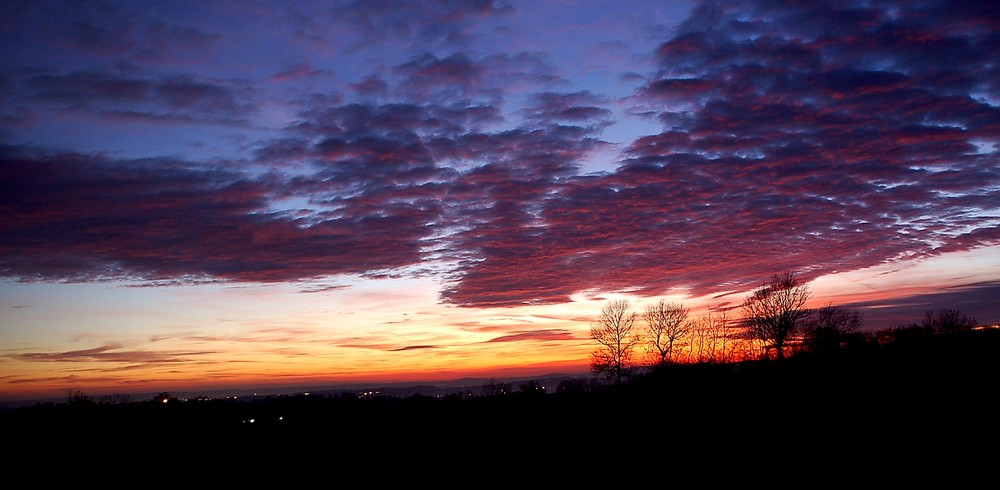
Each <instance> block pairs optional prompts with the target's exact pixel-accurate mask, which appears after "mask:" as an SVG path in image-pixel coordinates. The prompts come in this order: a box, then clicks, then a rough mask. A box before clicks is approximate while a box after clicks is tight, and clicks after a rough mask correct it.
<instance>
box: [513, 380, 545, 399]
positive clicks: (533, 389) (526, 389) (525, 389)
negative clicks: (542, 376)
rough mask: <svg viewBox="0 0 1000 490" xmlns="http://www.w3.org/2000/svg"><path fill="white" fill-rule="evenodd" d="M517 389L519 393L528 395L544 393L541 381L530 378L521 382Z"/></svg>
mask: <svg viewBox="0 0 1000 490" xmlns="http://www.w3.org/2000/svg"><path fill="white" fill-rule="evenodd" d="M519 391H520V392H521V393H524V394H528V395H544V394H545V386H542V383H539V382H538V381H535V380H533V379H532V380H529V381H527V382H524V383H521V387H520V388H519Z"/></svg>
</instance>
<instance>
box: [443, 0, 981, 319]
mask: <svg viewBox="0 0 1000 490" xmlns="http://www.w3.org/2000/svg"><path fill="white" fill-rule="evenodd" d="M867 5H868V4H867V3H865V4H857V5H855V4H853V3H851V2H849V3H844V2H833V3H825V2H814V3H811V4H810V5H809V6H802V5H801V4H797V3H795V4H791V3H789V4H786V3H783V2H745V3H744V4H738V5H736V4H733V5H731V4H726V5H725V6H723V5H721V4H716V3H713V2H706V3H704V4H702V5H701V6H699V7H697V8H696V9H694V10H693V13H692V17H691V18H689V19H688V20H687V21H686V22H685V23H684V24H682V25H681V26H680V28H679V29H678V31H677V32H676V33H675V34H674V35H673V36H672V37H671V38H669V39H666V40H665V41H664V42H663V43H662V44H661V45H660V48H659V50H658V52H657V54H658V56H659V67H660V69H659V70H658V71H657V72H656V73H654V74H652V75H651V76H650V77H649V78H648V80H647V82H646V83H645V84H644V85H643V86H642V88H641V89H640V90H639V91H638V92H637V93H636V94H635V96H634V97H632V98H630V101H629V102H630V103H631V104H632V106H633V108H632V110H631V112H632V113H635V114H650V115H652V116H653V117H654V118H655V119H656V120H657V121H659V122H660V123H661V124H662V127H663V130H662V131H661V132H660V133H657V134H652V135H649V136H646V137H642V138H639V139H637V140H635V141H634V142H632V143H631V144H630V145H629V147H628V148H627V149H626V152H625V153H624V155H623V159H622V160H621V161H620V166H619V167H618V168H617V170H616V171H614V172H609V173H607V174H604V175H600V176H590V177H582V176H581V177H571V178H566V179H563V180H561V181H559V182H558V183H557V184H555V185H553V186H551V187H547V188H546V189H545V192H544V193H540V194H535V195H531V194H530V193H522V194H521V195H520V196H518V197H513V198H512V199H511V201H513V202H511V203H509V206H506V207H503V208H501V209H504V210H518V211H520V212H522V213H523V211H524V210H527V209H534V212H532V213H531V214H530V217H531V219H528V216H527V213H524V214H521V215H520V217H521V219H520V220H518V219H511V218H512V217H513V216H516V213H511V212H508V213H507V214H504V215H503V216H504V217H505V218H500V217H499V216H496V217H489V219H487V217H486V216H482V218H483V221H484V222H486V223H489V225H486V226H483V227H477V228H475V229H474V230H473V231H472V232H470V233H475V237H474V238H470V239H469V240H468V243H466V244H463V245H464V246H465V248H469V249H471V248H472V247H475V250H476V253H475V254H472V255H471V256H470V258H469V260H468V261H467V262H465V263H464V264H463V268H462V271H461V278H460V280H458V281H456V282H455V283H454V284H453V286H454V287H453V288H451V289H448V290H446V291H445V292H444V296H445V297H446V298H447V299H448V300H450V301H453V302H456V303H459V304H468V305H490V306H504V305H513V304H532V303H545V302H558V301H565V300H567V299H568V298H569V296H570V295H571V294H573V293H574V292H578V291H583V290H588V289H592V288H597V289H600V290H604V291H615V290H619V291H630V292H633V293H636V294H641V295H647V294H648V295H653V294H660V293H662V292H664V291H666V290H668V289H671V288H687V289H688V290H689V291H690V292H691V293H692V294H695V295H701V294H711V293H720V292H725V291H727V290H730V289H733V288H734V287H735V288H738V287H741V286H742V287H746V286H752V285H755V284H757V283H759V282H760V281H761V280H763V279H766V278H767V277H768V276H769V275H770V274H772V273H775V272H778V271H784V270H795V271H800V272H802V276H803V278H804V279H806V280H808V279H810V278H812V277H816V276H818V275H822V274H826V273H831V272H836V271H844V270H853V269H859V268H863V267H868V266H872V265H876V264H882V263H887V262H892V261H895V260H899V259H902V258H919V257H927V256H931V255H935V254H938V253H941V252H944V251H958V250H968V249H970V248H975V247H980V246H989V245H993V244H997V243H1000V242H998V240H997V229H998V225H1000V221H998V215H997V212H996V209H997V208H996V204H995V203H996V202H997V201H996V199H997V197H998V196H997V190H998V189H1000V169H998V168H997V166H996V164H995V163H996V159H997V154H996V152H995V151H988V152H984V151H982V150H981V149H980V148H982V147H983V145H982V144H980V143H979V142H982V141H989V142H991V143H990V144H991V145H994V146H993V147H994V148H995V143H996V141H997V137H996V134H1000V133H998V132H997V124H1000V111H998V107H997V106H996V104H995V103H991V102H989V100H990V98H989V97H985V96H977V95H976V94H987V93H992V94H995V93H997V92H996V82H995V80H997V77H996V70H997V66H996V64H995V63H993V62H991V61H989V59H990V58H991V57H992V56H993V55H992V52H993V51H992V48H993V45H994V44H995V34H993V30H992V29H991V28H988V27H986V26H988V25H989V21H987V20H985V18H992V19H994V21H995V19H996V15H995V14H996V12H995V9H992V10H991V9H989V8H984V9H980V10H978V11H975V12H972V11H970V12H956V9H949V8H948V7H947V4H946V3H934V2H931V3H922V4H920V6H915V7H914V6H911V4H903V3H900V4H894V3H888V4H880V5H878V6H872V7H868V6H867ZM921 9H924V10H921ZM959 10H960V9H959ZM939 14H940V15H942V16H943V17H941V18H940V21H937V20H936V21H934V22H928V21H927V20H926V19H931V18H933V19H938V17H936V16H937V15H939ZM991 15H992V17H990V16H991ZM984 16H986V17H985V18H984ZM994 25H995V24H994ZM942 51H943V52H944V53H945V54H944V55H943V56H942ZM945 57H947V58H949V59H948V60H947V61H944V60H943V58H945ZM926 60H941V61H942V64H936V63H934V62H928V61H926ZM531 185H532V183H531V180H530V179H527V182H524V179H522V183H521V184H520V185H518V186H517V187H518V188H519V189H521V190H525V189H528V188H530V187H531ZM507 195H509V196H517V194H515V193H510V194H507ZM542 196H544V197H542ZM493 212H494V213H495V212H496V210H494V211H493ZM484 229H486V230H489V231H488V232H486V231H484Z"/></svg>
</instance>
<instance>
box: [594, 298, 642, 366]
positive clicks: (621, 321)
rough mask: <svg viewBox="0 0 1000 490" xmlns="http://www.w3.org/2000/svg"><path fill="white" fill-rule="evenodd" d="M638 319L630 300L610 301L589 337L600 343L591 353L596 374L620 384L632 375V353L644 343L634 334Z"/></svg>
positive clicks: (636, 333)
mask: <svg viewBox="0 0 1000 490" xmlns="http://www.w3.org/2000/svg"><path fill="white" fill-rule="evenodd" d="M635 319H636V313H635V312H634V311H632V305H631V304H630V303H629V302H628V300H624V299H617V300H611V301H609V302H608V303H607V304H605V305H604V307H603V308H602V309H601V316H600V317H599V318H598V319H597V323H595V324H594V325H591V327H590V338H592V339H594V340H595V341H597V343H598V344H600V347H598V348H597V349H596V350H595V351H594V352H592V353H591V360H590V368H591V369H592V370H593V371H594V373H596V374H602V373H607V374H608V375H609V376H612V377H613V378H614V379H615V382H616V383H618V384H621V382H622V378H624V377H627V376H628V375H629V374H630V373H631V370H632V351H633V350H634V349H635V347H636V346H637V345H638V344H639V342H641V340H642V337H641V336H640V335H639V333H638V332H636V331H635V328H634V327H635Z"/></svg>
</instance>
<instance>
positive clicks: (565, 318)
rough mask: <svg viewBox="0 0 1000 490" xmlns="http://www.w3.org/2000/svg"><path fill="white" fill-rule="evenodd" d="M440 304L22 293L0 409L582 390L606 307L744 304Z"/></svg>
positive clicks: (917, 269) (11, 323)
mask: <svg viewBox="0 0 1000 490" xmlns="http://www.w3.org/2000/svg"><path fill="white" fill-rule="evenodd" d="M995 253H996V249H995V248H994V249H988V250H981V251H975V252H970V253H965V254H959V255H956V256H951V257H941V258H938V259H936V260H930V261H924V262H919V263H912V264H895V265H893V266H885V267H879V268H872V269H869V270H863V271H854V272H850V273H843V274H835V275H830V276H825V277H821V278H819V279H816V280H814V281H812V282H811V283H809V284H808V286H809V287H810V291H811V292H812V293H813V298H812V301H811V302H810V304H809V306H810V307H817V306H823V305H825V304H827V303H833V304H838V305H839V304H846V303H850V302H853V301H861V300H864V301H889V300H898V299H899V298H900V297H904V296H908V295H912V294H919V293H925V292H928V291H930V290H932V289H933V288H934V287H937V286H928V287H923V286H920V284H924V283H926V284H935V285H943V286H944V287H947V286H949V285H952V284H961V283H962V282H963V281H966V282H968V281H969V279H970V277H971V279H973V281H972V282H975V281H974V280H975V279H977V277H976V274H982V275H983V276H984V280H987V279H988V277H990V275H991V274H992V275H996V274H997V271H996V269H997V265H996V264H995V263H991V262H990V260H991V258H992V257H993V255H991V254H995ZM969 265H974V267H973V268H971V269H970V267H969ZM963 268H964V269H965V270H964V271H962V270H961V269H963ZM914 278H916V279H914ZM436 290H437V289H436V285H434V284H431V283H430V282H428V281H425V280H416V279H394V280H380V281H379V282H377V283H374V282H369V281H363V280H358V281H355V282H351V283H350V287H345V288H334V289H330V290H329V291H323V292H309V293H304V292H303V290H302V289H299V288H297V287H292V286H288V285H265V286H227V287H219V286H194V287H163V288H143V287H138V288H137V287H127V286H124V285H107V284H104V285H101V284H86V285H65V284H64V285H35V286H31V287H24V286H22V287H20V288H19V289H18V290H16V292H17V293H18V294H16V295H11V296H10V297H8V298H6V300H5V301H6V302H5V304H11V305H16V306H18V307H13V308H7V310H8V314H7V316H6V318H5V320H4V324H5V336H6V338H5V352H4V356H3V357H2V358H0V359H2V360H0V387H2V389H0V399H2V400H20V399H36V398H60V397H65V396H66V395H67V394H68V393H70V392H84V393H87V394H88V395H91V396H93V397H98V396H102V395H105V394H111V393H121V394H130V393H153V392H161V391H169V392H177V393H189V392H198V391H212V390H228V389H233V390H236V389H241V390H247V389H260V390H282V389H288V388H291V387H296V386H308V387H311V389H316V387H319V386H333V385H345V384H389V383H398V382H414V383H419V382H429V383H432V382H444V381H450V380H454V379H459V378H464V377H474V378H497V379H510V378H530V377H532V376H542V375H545V374H550V373H567V374H579V375H585V374H586V373H587V372H588V370H589V359H590V353H591V352H592V350H593V349H594V344H593V343H592V341H591V340H590V338H589V328H590V325H591V321H592V320H593V319H595V318H596V315H597V314H598V312H599V311H600V308H601V305H602V304H603V302H604V301H606V300H607V299H608V298H611V297H619V296H622V297H627V298H628V299H630V301H631V302H632V305H633V308H634V309H635V311H636V312H637V313H640V314H641V312H642V310H643V309H644V308H645V305H647V304H650V303H651V302H654V301H657V300H658V299H661V298H662V299H666V300H667V301H676V302H680V303H683V304H684V305H685V306H687V307H689V308H690V309H691V312H690V318H691V319H698V318H700V317H701V316H702V315H704V314H705V313H706V312H707V311H708V308H710V307H719V306H725V307H730V308H736V310H734V311H731V312H730V320H736V318H735V317H737V316H738V314H739V313H738V306H739V304H740V302H741V301H742V299H743V298H744V294H745V293H744V294H740V293H733V294H730V295H727V296H726V297H724V298H717V297H704V298H692V297H688V296H685V295H684V294H683V293H682V292H673V293H672V295H670V296H660V297H652V298H639V297H632V296H628V295H617V294H611V295H601V294H580V295H576V296H574V297H573V298H572V299H571V300H570V301H567V302H566V303H563V304H555V305H540V306H524V307H517V308H459V307H453V306H446V305H442V304H441V303H439V302H438V300H437V297H436V296H435V291H436ZM53 298H54V299H53ZM45 300H49V301H51V303H50V304H48V305H46V304H44V303H43V301H45ZM70 319H71V320H70ZM913 319H914V320H919V317H918V316H915V317H914V318H913ZM43 326H44V327H45V328H44V329H42V327H43ZM43 330H44V331H45V332H46V335H44V336H40V335H37V334H36V332H39V331H43ZM729 348H730V349H735V348H737V346H736V345H729ZM738 348H740V349H746V348H747V347H746V346H742V347H738ZM686 355H687V356H689V358H690V353H689V354H686Z"/></svg>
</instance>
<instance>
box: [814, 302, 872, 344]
mask: <svg viewBox="0 0 1000 490" xmlns="http://www.w3.org/2000/svg"><path fill="white" fill-rule="evenodd" d="M861 323H862V316H861V312H860V311H858V310H849V309H846V308H842V307H839V306H833V304H827V305H826V306H824V307H822V308H819V309H816V310H815V311H813V312H812V314H811V315H810V316H809V319H808V321H806V322H805V323H804V332H803V333H804V341H805V344H806V348H808V349H809V350H810V351H813V352H829V351H833V350H837V349H839V348H840V347H841V344H842V343H843V342H845V341H846V340H847V339H848V338H849V337H850V336H851V335H852V334H854V333H855V332H857V331H858V329H860V328H861Z"/></svg>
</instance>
